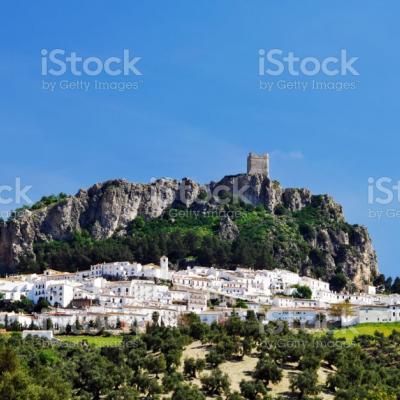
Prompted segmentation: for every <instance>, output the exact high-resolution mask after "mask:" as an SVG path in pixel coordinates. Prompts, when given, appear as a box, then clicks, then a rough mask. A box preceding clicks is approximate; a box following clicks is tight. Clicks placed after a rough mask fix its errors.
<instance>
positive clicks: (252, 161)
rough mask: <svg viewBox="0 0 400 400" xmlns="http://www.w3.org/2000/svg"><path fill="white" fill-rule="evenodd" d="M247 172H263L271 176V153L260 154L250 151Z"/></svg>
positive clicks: (250, 173)
mask: <svg viewBox="0 0 400 400" xmlns="http://www.w3.org/2000/svg"><path fill="white" fill-rule="evenodd" d="M247 174H248V175H255V174H261V175H264V176H266V177H267V178H269V154H268V153H265V154H262V155H261V156H258V155H257V154H254V153H249V155H248V156H247Z"/></svg>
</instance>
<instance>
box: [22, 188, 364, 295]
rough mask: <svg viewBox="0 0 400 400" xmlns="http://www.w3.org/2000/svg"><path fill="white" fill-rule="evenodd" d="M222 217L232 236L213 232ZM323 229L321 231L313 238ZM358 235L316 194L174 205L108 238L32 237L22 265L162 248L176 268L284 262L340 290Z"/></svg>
mask: <svg viewBox="0 0 400 400" xmlns="http://www.w3.org/2000/svg"><path fill="white" fill-rule="evenodd" d="M226 219H228V220H229V221H230V222H232V223H233V224H234V225H235V226H236V227H237V229H238V234H237V235H236V237H235V238H234V239H233V240H225V239H224V238H223V237H222V235H221V234H220V233H221V224H222V223H223V222H222V221H226ZM322 233H323V234H324V235H325V236H326V237H325V236H324V237H323V238H320V236H321V235H322ZM341 235H342V236H343V235H346V236H348V238H349V240H348V244H343V243H340V241H339V240H337V239H336V238H337V237H339V238H340V236H341ZM360 235H364V231H363V230H360V229H359V227H358V226H353V225H349V224H347V223H346V222H344V221H343V219H341V218H337V215H336V214H335V212H334V211H332V209H330V208H327V207H326V205H324V203H322V201H321V199H320V197H319V196H315V197H314V198H313V201H312V202H311V204H310V205H308V206H306V207H304V208H303V209H302V210H300V211H296V212H292V211H290V210H289V209H287V208H285V207H284V206H282V205H280V206H279V207H277V208H276V209H275V211H274V212H273V213H271V212H270V211H269V210H267V209H266V208H265V207H263V206H262V205H258V206H252V205H248V204H246V205H245V204H243V203H241V204H236V205H225V206H223V207H220V208H216V209H214V210H208V211H199V210H196V209H195V208H189V209H187V208H185V207H182V206H178V207H176V206H175V208H170V209H168V210H166V212H164V214H163V215H162V216H161V217H159V218H155V219H144V218H143V217H140V216H138V217H137V218H136V219H135V220H133V221H132V222H131V223H130V224H129V225H128V227H127V229H126V230H124V231H119V232H116V233H115V234H114V235H113V236H112V237H111V238H108V239H103V240H95V239H93V237H92V236H91V235H90V234H89V233H88V232H86V231H80V232H76V233H75V235H74V236H73V238H72V239H71V240H69V241H65V240H64V241H55V240H53V241H49V242H38V243H36V244H35V246H34V251H35V256H36V257H35V259H29V258H26V259H24V260H23V262H22V263H21V265H22V266H23V268H24V270H27V269H28V270H29V271H40V270H43V269H44V268H46V267H52V268H56V269H60V270H65V271H75V270H77V269H85V268H88V266H90V265H92V264H96V263H100V262H111V261H119V260H128V261H138V262H141V263H149V262H155V263H157V262H158V260H159V258H160V256H161V255H163V254H166V255H167V256H168V257H169V259H170V261H171V262H172V263H174V264H176V265H178V266H180V267H183V266H185V265H187V264H190V263H198V264H201V265H205V266H219V267H224V268H234V267H236V266H243V267H251V268H255V269H273V268H285V269H288V270H292V271H294V272H300V273H306V274H307V275H310V276H313V277H316V278H322V279H325V280H330V281H331V283H332V286H333V288H334V289H335V290H341V289H342V288H343V287H345V286H346V285H347V284H348V283H349V280H348V278H347V275H346V274H347V273H348V271H347V270H345V266H344V263H345V262H346V260H347V258H348V257H349V255H350V256H357V253H358V252H359V249H358V248H357V244H358V242H359V241H360V240H362V238H361V239H360V237H359V236H360ZM323 241H325V242H327V241H328V242H329V243H328V244H326V243H325V242H323ZM329 246H330V247H331V249H329Z"/></svg>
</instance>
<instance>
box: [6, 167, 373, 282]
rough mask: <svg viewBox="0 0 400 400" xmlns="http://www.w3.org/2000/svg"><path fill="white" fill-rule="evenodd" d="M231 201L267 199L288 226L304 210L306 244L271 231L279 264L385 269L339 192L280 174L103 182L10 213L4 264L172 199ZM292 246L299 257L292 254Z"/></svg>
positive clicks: (361, 276) (357, 278) (356, 274)
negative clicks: (280, 178) (314, 188)
mask: <svg viewBox="0 0 400 400" xmlns="http://www.w3.org/2000/svg"><path fill="white" fill-rule="evenodd" d="M227 201H228V202H233V203H234V202H237V203H238V204H245V205H246V204H247V205H249V204H250V205H252V206H263V207H264V208H265V209H267V210H268V211H269V212H270V214H271V218H272V216H273V218H276V220H277V222H278V223H279V224H280V226H281V228H282V227H283V228H282V229H283V231H284V229H285V224H286V226H290V229H293V226H291V224H292V222H290V218H292V216H295V217H296V218H297V219H296V221H297V222H296V223H298V224H299V225H298V227H299V229H298V231H299V232H300V233H298V234H297V233H296V235H297V236H298V237H300V238H301V243H304V244H301V243H300V241H298V243H300V245H299V244H296V243H295V242H292V243H286V244H285V246H275V241H277V240H282V239H279V234H277V233H276V232H275V233H274V232H273V231H271V236H270V241H271V248H272V250H271V251H272V252H273V258H274V260H275V262H276V265H278V266H282V267H289V268H291V267H293V269H296V270H298V271H300V272H302V273H304V274H307V275H315V270H316V269H318V268H320V269H323V273H322V276H323V277H324V278H325V279H329V277H331V276H332V275H333V274H334V273H335V271H337V270H338V268H340V270H341V271H343V273H345V274H346V276H347V277H349V278H350V279H351V281H352V282H353V283H354V284H355V285H356V286H357V287H361V286H362V284H364V283H368V282H371V280H372V279H373V277H374V276H375V275H376V274H377V273H378V267H377V261H376V255H375V252H374V250H373V247H372V244H371V240H370V238H369V235H368V232H367V231H366V229H365V228H363V227H360V226H351V225H348V224H346V223H345V220H344V216H343V213H342V208H341V206H340V205H338V204H336V203H335V202H334V201H333V200H332V198H331V197H329V196H327V195H321V196H313V195H312V194H311V193H310V191H309V190H307V189H283V188H282V187H281V186H280V184H279V183H278V182H276V181H271V180H269V179H268V178H267V177H265V176H263V175H258V174H254V175H247V174H240V175H235V176H226V177H224V178H223V179H222V180H221V181H219V182H211V183H210V184H208V185H199V184H197V183H196V182H194V181H192V180H190V179H186V178H185V179H183V180H182V181H178V180H172V179H159V180H156V181H154V182H152V183H150V184H136V183H130V182H127V181H124V180H113V181H107V182H104V183H99V184H95V185H94V186H92V187H91V188H89V189H87V190H83V189H81V190H79V192H78V193H77V194H76V195H75V196H69V197H67V198H65V199H63V200H60V201H58V202H56V203H54V204H50V205H48V206H45V207H42V208H39V209H31V210H29V209H27V210H23V211H22V212H20V213H18V214H17V215H16V216H15V217H14V218H12V219H10V220H9V221H7V222H6V223H5V224H4V225H3V226H2V227H1V228H0V264H1V266H2V270H3V271H5V270H7V271H13V270H14V269H15V268H16V267H17V266H21V264H22V265H23V263H24V260H25V259H26V258H29V259H34V258H35V251H34V246H35V244H36V243H43V242H49V241H53V240H58V241H68V240H71V239H72V238H73V236H74V234H75V233H76V232H79V231H82V230H84V231H87V232H88V233H89V234H90V236H91V237H92V238H94V239H96V240H101V239H106V238H110V237H112V236H116V235H118V236H124V235H126V230H127V228H128V227H129V224H130V223H131V222H132V221H133V220H135V219H136V218H137V217H138V216H140V217H143V218H144V219H145V220H153V219H157V218H159V217H160V216H162V215H163V213H164V212H165V211H166V210H168V209H169V208H171V207H179V208H181V209H182V208H184V209H185V208H191V209H200V210H210V209H218V208H219V207H223V204H225V203H226V202H227ZM309 210H311V211H312V212H317V214H318V220H316V219H315V218H316V217H315V218H314V216H312V218H314V219H315V221H314V220H313V221H314V222H315V223H314V222H312V223H311V224H310V223H308V222H307V221H306V222H307V223H303V222H302V220H301V219H299V218H303V216H302V214H301V213H302V212H303V213H305V215H308V214H307V213H308V212H309ZM312 215H313V214H312ZM299 221H300V222H299ZM240 229H241V227H240V226H239V227H237V226H236V223H235V222H233V221H231V220H230V219H226V218H225V219H223V218H222V219H221V221H220V226H219V230H218V232H216V233H217V234H219V236H220V237H221V238H222V239H223V240H227V241H231V242H232V241H234V240H235V239H236V238H237V237H238V235H239V231H240ZM296 229H297V228H296ZM297 236H296V237H297ZM289 242H291V241H289ZM296 246H297V247H298V248H294V247H296ZM304 246H307V247H308V249H311V250H312V251H309V250H307V252H306V254H305V255H304V257H303V256H301V257H300V256H297V254H300V251H301V250H302V247H304ZM293 248H294V249H293ZM288 252H290V253H291V254H293V256H291V257H292V258H290V257H289V258H288V257H287V253H288ZM288 260H289V261H288ZM288 262H289V263H290V264H291V265H287V263H288ZM285 263H286V264H285ZM55 267H56V266H55Z"/></svg>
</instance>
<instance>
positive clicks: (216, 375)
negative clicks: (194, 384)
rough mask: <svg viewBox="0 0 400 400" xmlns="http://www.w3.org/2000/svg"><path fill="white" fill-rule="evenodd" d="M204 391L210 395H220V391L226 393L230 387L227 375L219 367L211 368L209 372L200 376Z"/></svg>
mask: <svg viewBox="0 0 400 400" xmlns="http://www.w3.org/2000/svg"><path fill="white" fill-rule="evenodd" d="M200 381H201V385H202V388H203V390H204V392H206V393H207V394H208V395H211V396H214V395H216V396H220V395H221V394H222V393H224V394H225V395H227V394H228V393H229V389H230V381H229V377H228V375H226V374H224V373H223V372H222V371H221V370H220V369H218V368H216V369H213V370H212V371H211V372H210V373H209V374H207V375H203V376H202V377H201V378H200Z"/></svg>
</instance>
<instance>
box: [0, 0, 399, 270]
mask: <svg viewBox="0 0 400 400" xmlns="http://www.w3.org/2000/svg"><path fill="white" fill-rule="evenodd" d="M71 3H72V4H71ZM115 3H116V4H112V5H111V3H110V2H105V1H96V2H89V1H87V2H80V1H74V2H65V3H64V5H60V3H57V4H56V3H54V2H50V1H35V2H28V1H25V2H21V1H15V2H12V3H11V2H8V3H7V4H3V5H2V12H1V15H0V34H1V37H2V39H3V40H2V41H1V44H0V56H1V63H0V82H1V86H0V90H1V96H0V134H1V139H2V155H1V157H0V185H13V184H14V181H15V177H21V181H22V184H26V185H31V186H32V189H31V190H30V191H29V195H30V197H31V198H32V199H33V200H37V199H38V198H40V197H41V196H42V195H44V194H51V193H58V192H60V191H64V192H67V193H75V192H77V190H78V189H79V188H80V187H88V186H90V185H92V184H93V183H95V182H99V181H104V180H107V179H110V178H116V177H123V178H126V179H129V180H132V181H140V182H146V181H149V180H150V179H151V178H152V177H158V176H169V177H175V178H181V177H183V176H190V177H192V178H194V179H196V180H199V181H200V182H208V181H209V180H216V179H218V178H220V177H222V176H223V175H224V174H230V173H238V172H241V171H245V166H246V155H247V153H248V152H249V151H254V152H259V153H261V152H266V151H267V152H270V153H271V176H272V177H273V178H274V179H277V180H279V181H281V183H282V184H283V185H284V186H286V187H287V186H305V187H309V188H310V189H311V190H312V191H313V192H315V193H329V194H331V195H332V196H334V198H335V199H336V200H337V201H339V202H340V203H342V204H343V206H344V211H345V214H346V217H347V218H348V220H349V221H350V222H352V223H359V224H363V225H366V226H367V227H368V228H369V230H370V233H371V236H372V238H373V243H374V245H375V248H376V250H377V252H378V257H379V263H380V269H381V271H383V272H384V273H385V274H388V275H398V274H399V273H398V263H397V259H398V257H397V249H398V241H399V239H398V238H399V236H400V235H399V234H400V223H399V222H400V219H399V218H396V217H391V216H390V215H391V214H390V215H386V214H385V215H383V217H382V218H380V219H378V218H371V217H370V216H369V209H371V208H373V209H376V210H380V211H383V212H386V211H387V210H392V209H393V210H397V209H400V204H399V202H398V201H397V199H396V200H393V201H392V202H391V203H390V204H388V205H385V206H382V205H376V204H374V205H369V204H368V202H367V200H368V198H367V190H368V177H374V178H375V179H378V178H379V177H390V178H391V179H392V180H393V182H395V181H397V180H399V179H400V173H399V168H398V157H397V153H398V149H399V147H400V136H399V134H398V133H399V122H398V116H399V115H400V109H399V101H398V98H397V97H398V93H399V89H400V78H399V74H398V65H399V61H400V56H399V52H398V47H399V46H398V38H399V37H400V35H399V34H400V26H399V24H398V15H399V12H400V5H399V3H398V2H397V1H394V0H393V1H386V2H384V3H380V2H376V1H361V0H360V1H351V0H350V1H342V2H335V4H328V3H327V2H316V1H301V2H299V1H266V0H263V1H252V2H248V1H244V0H243V1H223V0H219V1H215V2H211V1H210V2H200V1H187V0H185V1H171V2H162V1H157V2H155V1H146V2H139V1H120V2H115ZM260 48H263V49H266V50H268V49H275V48H277V49H281V50H282V51H283V52H284V53H288V52H294V53H295V54H296V55H298V56H300V57H306V56H312V57H316V58H318V59H324V58H326V57H330V56H336V57H337V56H338V55H339V54H340V50H341V49H346V50H347V52H348V54H349V55H350V56H354V57H358V60H357V61H356V63H355V66H356V67H357V71H358V72H359V76H352V75H351V76H346V77H339V78H337V77H336V78H334V80H335V81H338V80H339V81H340V80H342V81H356V88H355V89H354V90H346V91H339V92H337V91H332V90H322V91H313V90H306V91H304V92H302V91H289V90H278V89H275V90H272V91H271V92H266V91H262V90H260V89H259V81H260V76H259V75H258V50H259V49H260ZM41 49H48V50H51V49H64V50H65V51H66V52H67V53H70V52H76V53H78V54H79V55H81V56H83V57H88V56H96V57H99V58H102V59H105V58H107V57H111V56H116V57H120V56H121V54H122V52H123V49H129V50H130V51H131V52H132V54H134V55H137V56H139V57H141V60H140V61H139V62H138V64H137V65H138V67H140V70H141V71H142V73H143V75H142V76H130V77H119V78H118V80H121V81H129V80H131V81H138V82H139V83H138V84H139V88H138V89H137V90H133V91H126V92H117V91H112V90H105V91H104V90H103V91H99V90H89V91H88V92H84V91H82V90H56V91H54V92H49V91H47V90H43V88H42V80H43V79H44V78H45V79H46V80H51V81H55V82H56V83H57V84H59V83H60V81H62V80H63V79H65V80H68V81H74V80H78V79H85V80H86V81H90V82H92V83H93V80H94V79H93V78H92V77H87V76H86V77H83V78H82V77H76V76H73V75H71V74H68V73H67V74H66V75H65V76H62V77H43V76H42V75H41ZM98 78H99V79H100V80H103V81H107V82H110V81H112V80H115V79H114V78H113V77H109V76H107V75H104V74H102V75H101V76H99V77H98ZM261 78H262V79H266V78H267V77H261ZM297 78H298V79H302V80H303V81H306V80H308V81H309V78H307V79H305V77H302V76H300V77H293V76H289V75H288V74H284V75H282V76H281V77H280V79H282V80H284V81H288V80H295V79H297ZM303 78H304V79H303ZM315 78H316V79H319V80H321V81H327V80H332V79H331V78H329V77H326V76H323V75H318V76H316V77H315ZM273 80H274V81H275V83H276V82H277V81H278V79H276V78H274V79H273ZM1 207H2V209H3V210H6V209H9V208H12V207H14V208H15V207H17V205H15V204H10V205H7V206H6V205H2V206H1Z"/></svg>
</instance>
